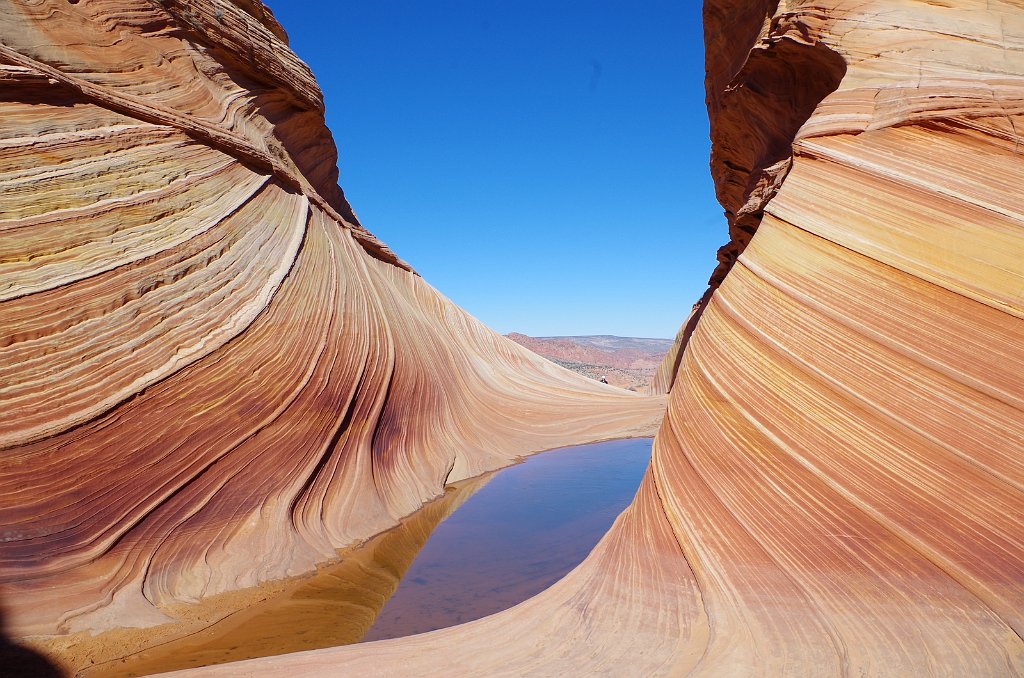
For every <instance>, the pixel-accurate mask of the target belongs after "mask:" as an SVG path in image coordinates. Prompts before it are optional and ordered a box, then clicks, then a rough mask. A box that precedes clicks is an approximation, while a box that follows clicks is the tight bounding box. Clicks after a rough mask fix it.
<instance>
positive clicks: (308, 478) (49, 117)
mask: <svg viewBox="0 0 1024 678" xmlns="http://www.w3.org/2000/svg"><path fill="white" fill-rule="evenodd" d="M0 35H2V40H3V43H2V45H0V83H2V85H0V411H2V412H3V413H4V415H5V416H4V417H2V418H0V487H2V492H0V526H2V527H0V530H2V534H0V582H2V585H3V589H2V598H3V600H2V601H0V604H2V605H3V606H4V607H5V608H7V612H8V622H9V624H10V625H11V626H12V630H13V632H15V633H18V634H53V633H63V632H74V631H98V630H103V629H107V628H113V627H121V626H146V625H152V624H157V623H161V622H163V621H166V620H167V617H166V616H165V615H164V614H163V613H162V612H161V611H160V608H162V607H166V606H168V605H171V604H173V603H179V602H182V601H194V600H197V599H199V598H202V597H204V596H208V595H211V594H214V593H219V592H223V591H228V590H232V589H237V588H243V587H247V586H252V585H255V584H258V583H260V582H264V581H268V580H272V579H276V578H281V577H285V576H289V575H295V574H300V573H303V572H308V571H310V570H311V569H312V567H313V565H314V564H315V563H317V562H319V561H322V560H324V559H326V558H329V557H331V556H333V555H334V553H335V549H336V548H338V547H341V546H344V545H346V544H350V543H352V542H355V541H358V540H360V539H364V538H366V537H368V536H370V535H372V534H374V533H377V532H380V531H381V530H383V529H386V528H388V527H390V526H391V525H394V524H395V522H396V521H397V519H398V518H400V517H402V516H405V515H407V514H409V513H411V512H412V511H414V510H415V509H417V508H418V507H419V506H420V505H421V504H423V503H424V502H425V501H427V500H429V499H431V498H433V497H436V496H438V495H439V494H440V493H441V492H442V488H443V486H444V485H445V483H447V482H452V481H455V480H458V479H461V478H467V477H470V476H474V475H477V474H479V473H482V472H483V471H486V470H489V469H493V468H496V467H499V466H502V465H505V464H507V463H509V462H510V461H511V460H513V459H515V458H516V457H517V456H518V455H521V454H525V453H527V452H530V451H536V450H540V449H547V448H551V447H556V446H559V445H563V444H566V443H573V442H584V441H589V440H594V439H599V438H605V437H611V436H621V435H629V434H635V433H640V432H643V431H645V430H653V426H654V425H655V423H656V421H657V418H658V417H659V416H660V414H661V411H662V409H663V407H664V402H663V401H659V400H657V399H650V398H641V397H637V396H634V395H633V394H629V393H625V392H622V391H618V390H616V389H612V388H610V387H605V386H603V385H600V384H595V383H593V382H591V381H589V380H586V379H584V378H582V377H578V376H576V375H573V374H571V373H569V372H567V371H565V370H562V369H560V368H557V367H556V366H554V365H551V364H550V363H547V362H546V361H544V360H542V359H540V358H538V357H536V356H534V355H532V354H530V353H529V352H528V351H525V350H524V349H521V348H520V347H518V346H516V345H514V344H512V343H511V342H509V341H507V340H505V339H504V338H502V337H499V336H497V335H495V334H494V333H492V332H491V331H490V330H488V329H486V328H484V327H483V326H482V325H480V324H479V323H478V322H477V321H475V320H474V319H472V318H471V317H469V316H468V315H466V314H465V313H464V312H463V311H461V310H460V309H458V308H456V307H455V306H454V305H452V304H451V303H450V302H449V301H447V300H446V299H444V298H443V297H442V296H440V295H439V294H438V293H437V292H436V291H434V290H433V289H432V288H430V287H429V286H428V285H427V284H426V283H424V282H423V281H422V280H421V279H420V278H419V277H418V276H416V275H415V274H414V273H413V272H411V271H410V270H409V269H408V267H407V266H405V265H404V264H403V263H402V262H401V261H399V260H398V259H397V258H396V257H395V256H394V255H393V254H391V253H390V251H389V250H388V249H387V248H386V247H385V246H383V245H382V244H381V243H379V242H378V241H377V240H376V239H375V238H373V236H371V235H370V234H369V233H367V232H366V231H365V230H364V229H362V227H361V226H359V224H358V222H357V221H356V219H355V216H354V215H353V214H352V211H351V209H350V208H349V206H348V204H347V203H346V202H345V199H344V197H343V195H342V193H341V191H340V189H339V188H338V187H337V183H336V178H337V176H336V175H337V170H336V169H335V161H336V152H335V150H334V145H333V143H332V142H331V138H330V134H329V133H328V132H327V130H326V128H325V127H324V125H323V108H322V101H321V95H320V91H319V89H318V88H317V85H316V83H315V81H314V79H313V77H312V74H311V73H310V72H309V70H308V68H306V66H305V65H304V64H302V63H301V62H300V61H299V60H298V59H297V58H296V57H295V55H294V54H293V53H292V52H291V51H290V50H289V49H288V47H287V45H286V43H285V42H284V33H283V31H282V30H281V28H280V26H278V25H277V23H276V22H275V21H274V20H273V17H272V16H271V15H270V13H269V12H268V11H267V10H265V9H264V8H263V7H262V5H260V4H259V3H253V2H248V1H242V0H238V1H237V2H228V1H226V0H213V1H204V2H187V1H185V0H180V1H179V0H168V1H167V2H148V1H144V0H132V1H129V0H82V1H80V2H67V1H66V0H32V1H29V0H24V1H15V0H3V1H0Z"/></svg>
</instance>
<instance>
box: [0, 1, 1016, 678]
mask: <svg viewBox="0 0 1024 678" xmlns="http://www.w3.org/2000/svg"><path fill="white" fill-rule="evenodd" d="M704 12H705V27H706V38H707V39H706V47H707V59H708V72H707V92H708V105H709V112H710V116H711V125H712V141H713V156H712V162H711V170H712V174H713V176H714V178H715V182H716V186H717V188H718V196H719V199H720V200H721V202H722V204H723V206H724V207H725V210H726V216H727V217H728V220H729V227H730V237H731V240H730V243H729V244H728V245H727V246H726V247H724V248H723V249H722V250H721V251H720V254H719V262H720V265H719V268H718V269H717V270H716V271H715V273H714V275H713V277H712V280H711V289H710V290H709V293H708V294H707V295H705V297H704V299H703V300H702V303H700V304H699V305H698V306H697V308H696V309H695V310H694V313H693V314H692V315H691V317H690V319H689V320H688V321H687V323H686V325H685V326H684V328H683V329H682V330H681V331H680V334H679V342H678V346H677V349H676V350H675V351H673V353H670V355H669V358H668V361H670V362H669V363H668V364H667V366H666V367H665V369H663V370H662V373H661V374H659V377H658V385H659V389H661V390H667V389H669V388H671V393H670V394H669V397H668V410H667V415H666V416H665V417H664V420H663V421H662V422H661V427H660V430H659V432H658V436H657V439H656V441H655V446H654V454H653V458H652V462H651V466H650V468H649V470H648V471H647V475H646V477H645V479H644V481H643V483H642V485H641V487H640V490H639V492H638V494H637V496H636V499H635V500H634V502H633V504H632V505H631V506H630V507H629V508H628V509H627V510H626V511H625V512H624V513H623V514H622V515H621V516H620V517H619V519H618V520H617V522H616V524H615V525H614V526H613V528H612V529H611V531H610V532H609V533H608V534H607V535H606V536H605V537H604V539H603V540H602V541H601V543H600V544H599V545H598V546H597V547H596V548H595V550H594V551H593V552H592V553H591V555H590V557H589V558H588V559H587V560H586V561H584V562H583V564H581V565H580V566H579V567H578V568H577V569H576V570H574V571H573V572H572V573H571V574H569V575H568V576H567V577H566V578H565V579H563V580H562V581H560V582H559V583H557V584H556V585H554V586H553V587H552V588H550V589H549V590H547V591H545V592H544V593H542V594H540V595H538V596H536V597H535V598H532V599H530V600H528V601H526V602H524V603H521V604H520V605H518V606H516V607H514V608H512V609H510V610H507V611H505V612H502V613H499V614H497V615H493V616H491V617H487V618H484V619H481V620H478V621H475V622H471V623H469V624H465V625H462V626H457V627H453V628H449V629H443V630H440V631H435V632H431V633H428V634H423V635H419V636H413V637H410V638H401V639H395V640H387V641H380V642H375V643H367V644H364V645H358V646H348V647H341V648H333V649H328V650H318V651H313V652H303V653H297V654H291V655H284V656H280V657H271V658H267V659H262V660H254V661H251V662H243V663H236V664H226V665H223V666H221V667H214V668H210V669H200V670H198V673H200V674H203V675H223V676H237V675H281V676H289V677H290V676H294V675H325V676H326V675H339V673H345V674H349V673H351V674H352V675H357V674H358V673H367V674H380V673H387V674H390V675H395V674H402V675H452V674H466V675H589V674H594V673H598V674H600V673H607V674H612V675H626V674H628V675H681V674H686V673H691V672H692V673H698V674H704V675H719V674H726V675H756V674H770V675H777V674H792V675H807V674H814V675H921V674H927V673H932V674H936V675H973V676H980V675H993V676H995V675H1013V674H1021V673H1024V641H1022V639H1021V638H1022V635H1024V612H1022V611H1024V454H1022V451H1024V379H1022V378H1021V375H1022V374H1024V212H1022V210H1021V200H1020V187H1021V186H1022V185H1024V156H1022V154H1021V143H1020V142H1021V136H1020V133H1019V131H1020V130H1024V10H1022V8H1021V6H1020V5H1019V3H1015V2H1009V1H1001V0H987V1H985V2H982V1H981V0H948V1H944V2H938V1H932V2H926V1H924V0H885V1H882V0H857V1H856V2H854V1H852V0H849V1H847V0H825V1H818V2H810V1H808V2H803V1H800V0H789V1H779V0H756V1H751V0H706V2H705V10H704ZM0 27H2V37H3V45H2V48H0V64H3V65H2V66H0V83H2V85H0V149H2V150H0V163H2V166H0V401H2V405H3V412H4V413H5V415H6V416H4V417H3V418H2V420H0V445H3V449H2V451H0V483H2V487H3V490H4V491H3V492H2V493H0V524H2V526H3V527H2V529H3V531H4V532H3V541H2V545H0V576H2V578H3V582H4V589H3V601H2V602H3V604H4V605H5V606H6V608H7V610H8V618H9V622H10V625H11V627H12V628H11V631H12V632H13V633H15V634H16V635H29V634H37V635H38V634H42V635H47V634H73V633H75V632H80V631H99V630H103V629H107V628H112V627H115V626H119V625H126V624H132V625H138V626H146V625H155V624H159V623H161V622H164V621H167V616H166V614H165V611H166V610H167V609H169V608H170V606H171V605H173V604H178V603H181V602H183V601H191V600H197V599H199V598H201V597H204V596H209V595H211V594H214V593H219V592H224V591H229V590H232V589H237V588H242V587H246V586H251V585H254V584H257V583H260V582H264V581H270V580H274V579H277V578H281V577H284V576H288V575H294V574H299V573H303V572H308V571H310V570H311V569H312V568H313V566H314V564H316V563H317V562H320V561H322V560H324V559H326V558H329V557H331V555H332V554H333V553H334V550H335V549H336V548H338V547H341V546H344V545H346V544H350V543H353V542H356V541H358V540H361V539H364V538H366V537H367V536H369V535H371V534H373V533H376V532H379V531H381V530H382V529H384V528H386V527H388V526H389V525H392V524H394V523H395V521H396V520H397V519H398V518H400V517H401V516H404V515H407V514H409V513H411V512H412V511H414V510H415V509H416V508H417V507H418V506H420V505H421V504H422V503H423V502H425V501H427V500H429V499H431V498H432V497H435V496H438V495H439V494H440V493H441V491H442V487H443V485H444V484H445V483H446V482H451V481H454V480H457V479H461V478H467V477H471V476H474V475H476V474H479V473H481V472H483V471H485V470H488V469H492V468H496V467H498V466H501V465H503V464H506V463H508V462H509V460H511V459H513V458H515V457H516V456H517V455H521V454H524V453H526V452H529V451H534V450H539V449H544V448H550V447H555V446H557V445H561V444H567V443H571V442H581V441H584V440H592V439H598V438H602V437H611V436H623V435H630V434H636V433H638V432H641V431H642V430H643V429H644V428H645V427H649V426H650V424H651V421H652V420H655V419H657V418H658V417H660V415H661V414H662V411H663V407H664V402H665V401H664V399H659V398H644V397H637V396H633V395H631V394H623V393H622V392H618V391H616V390H615V389H611V388H607V387H603V386H601V385H600V384H596V383H594V382H590V381H588V380H586V379H584V378H581V377H576V376H575V375H572V374H570V373H568V372H565V371H563V370H561V369H559V368H557V367H555V366H553V365H550V364H548V363H545V362H544V361H543V360H541V359H539V358H534V357H533V356H531V355H529V354H528V353H527V352H526V351H524V350H522V349H520V348H518V347H516V346H514V345H512V344H511V343H510V342H508V341H506V340H504V339H502V338H501V337H498V336H496V335H495V334H493V333H492V332H490V331H489V330H487V329H486V328H484V327H482V326H481V325H480V324H479V323H477V322H476V321H475V320H473V319H472V318H470V317H468V316H467V315H466V314H465V313H464V312H462V311H461V310H459V309H458V308H456V307H454V306H453V305H452V304H451V303H450V302H448V301H447V300H445V299H444V298H443V297H441V296H440V295H438V294H437V293H436V292H435V291H434V290H432V289H431V288H430V287H429V286H427V285H426V284H425V283H424V282H423V281H422V280H421V279H420V278H418V277H417V276H416V275H415V274H414V273H413V272H411V271H409V270H408V267H406V266H405V265H403V264H402V262H400V261H399V260H398V259H396V258H395V257H394V255H393V254H391V252H390V251H389V250H388V249H387V248H386V247H384V246H383V245H382V244H380V243H379V242H378V241H377V240H376V239H375V238H373V236H371V235H370V234H369V233H368V232H366V231H365V230H364V229H362V227H361V226H360V225H359V224H358V222H357V221H356V218H355V216H354V215H353V214H352V211H351V209H349V207H348V204H347V203H346V202H345V200H344V197H343V195H342V194H341V191H340V189H338V188H337V186H336V172H335V170H334V164H335V159H336V158H335V151H334V146H333V144H332V143H331V140H330V136H329V133H328V132H327V130H326V129H325V128H324V126H323V114H322V104H321V102H320V94H319V90H318V89H317V87H316V84H315V81H314V80H313V78H312V76H311V74H310V73H309V71H308V69H306V68H305V66H303V65H302V64H301V62H299V61H298V59H296V58H295V56H294V55H293V54H292V53H291V52H290V51H289V50H288V48H287V46H286V43H285V42H284V32H283V31H282V30H281V28H280V26H278V25H277V24H276V22H275V21H274V20H273V18H272V17H271V16H270V14H269V12H267V11H266V10H265V9H263V8H262V6H260V5H259V4H258V3H256V2H251V1H243V0H237V1H236V2H227V0H213V1H207V2H189V1H186V0H166V1H164V2H156V1H153V2H149V1H145V0H82V1H81V2H77V3H69V2H67V0H33V1H29V0H24V1H22V2H15V1H14V0H3V1H2V2H0ZM689 301H692V300H681V301H680V305H681V308H682V307H684V306H685V305H686V304H687V303H689Z"/></svg>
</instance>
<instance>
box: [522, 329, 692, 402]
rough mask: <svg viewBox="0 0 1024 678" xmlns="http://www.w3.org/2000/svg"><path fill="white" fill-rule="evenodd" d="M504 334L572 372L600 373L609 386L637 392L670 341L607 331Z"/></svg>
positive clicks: (646, 386) (592, 375) (645, 388)
mask: <svg viewBox="0 0 1024 678" xmlns="http://www.w3.org/2000/svg"><path fill="white" fill-rule="evenodd" d="M505 336H506V337H508V338H509V339H511V340H512V341H514V342H516V343H517V344H519V345H520V346H525V347H526V348H528V349H530V350H531V351H533V352H534V353H536V354H537V355H540V356H543V357H545V358H547V359H548V360H550V361H551V362H553V363H556V364H558V365H561V366H562V367H565V368H566V369H569V370H572V371H573V372H576V373H578V374H582V375H584V376H586V377H589V378H591V379H600V378H601V377H602V376H604V377H606V378H607V379H608V383H609V384H611V385H612V386H618V387H619V388H624V389H628V390H630V391H638V392H641V393H646V392H647V391H648V390H649V389H650V387H651V382H652V380H653V379H654V375H655V373H656V372H657V370H658V367H659V366H660V365H661V363H662V362H663V361H664V358H665V356H666V355H667V354H668V352H669V350H670V349H671V348H672V343H673V341H672V340H671V339H646V338H641V337H616V336H612V335H608V334H597V335H585V336H569V337H530V336H527V335H525V334H521V333H519V332H512V333H510V334H506V335H505Z"/></svg>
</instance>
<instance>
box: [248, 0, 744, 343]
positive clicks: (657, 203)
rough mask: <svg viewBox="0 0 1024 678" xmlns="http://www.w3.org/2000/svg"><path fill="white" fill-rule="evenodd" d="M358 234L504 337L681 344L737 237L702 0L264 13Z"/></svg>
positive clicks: (380, 1) (483, 0) (409, 5)
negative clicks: (312, 98) (680, 335)
mask: <svg viewBox="0 0 1024 678" xmlns="http://www.w3.org/2000/svg"><path fill="white" fill-rule="evenodd" d="M268 4H269V6H270V7H271V9H272V10H273V11H274V13H275V15H276V16H277V17H278V19H279V20H280V21H281V23H282V24H283V25H284V27H285V29H286V30H287V31H288V34H289V37H290V39H291V45H292V48H293V49H294V50H295V52H296V53H297V54H298V55H299V56H300V57H301V58H302V59H303V60H305V61H306V62H307V63H308V64H309V65H310V67H311V68H312V69H313V72H314V73H315V74H316V77H317V79H318V80H319V82H320V86H321V87H322V88H323V91H324V96H325V100H326V104H327V124H328V126H329V127H330V128H331V131H332V132H333V134H334V138H335V141H336V142H337V145H338V149H339V154H340V159H339V167H340V171H341V185H342V188H344V189H345V193H346V195H347V196H348V198H349V201H350V202H351V203H352V206H353V208H354V209H355V211H356V214H358V215H359V218H360V220H361V221H362V223H363V225H364V226H366V227H367V228H368V229H369V230H370V231H372V232H373V233H375V234H376V235H377V236H378V237H380V238H381V239H382V240H383V241H384V242H386V243H388V245H389V246H390V247H391V248H392V249H394V250H395V252H397V253H398V255H399V256H401V257H402V258H404V259H405V260H406V261H408V262H409V263H410V264H412V266H413V267H414V268H415V269H416V270H417V271H418V272H419V273H420V274H422V275H423V277H424V278H425V279H426V280H427V281H428V282H429V283H430V284H432V285H433V286H434V287H436V288H437V289H439V290H440V291H441V292H442V293H444V294H445V295H447V296H448V297H449V298H451V299H452V300H453V301H455V302H456V303H458V304H459V305H460V306H462V307H463V308H465V309H466V310H468V311H469V312H470V313H472V314H473V315H475V316H476V317H478V318H480V319H481V320H483V321H484V322H485V323H487V324H488V325H490V326H491V327H492V328H494V329H496V330H498V331H499V332H503V333H505V332H511V331H519V332H524V333H526V334H530V335H534V336H546V335H571V334H618V335H623V336H644V337H671V336H674V334H675V332H676V330H677V329H678V327H679V324H680V323H681V322H682V321H683V319H684V318H685V316H686V314H687V313H688V311H689V309H690V306H691V304H693V302H694V301H696V300H697V298H698V297H699V296H700V295H701V294H702V293H703V291H704V288H705V283H706V282H707V279H708V276H709V275H710V274H711V271H712V269H713V268H714V266H715V250H716V249H717V248H718V247H719V246H720V245H722V244H723V243H724V242H725V241H726V239H727V235H726V224H725V220H724V218H723V216H722V210H721V208H720V206H719V205H718V203H717V202H716V201H715V198H714V188H713V185H712V182H711V179H710V176H709V174H708V152H709V142H708V130H707V111H706V109H705V107H704V89H703V77H704V64H703V56H704V55H703V37H702V33H701V30H702V29H701V20H700V5H701V3H699V2H696V1H691V0H686V1H680V0H671V1H668V0H666V1H664V2H662V1H660V0H658V1H655V0H635V1H630V2H627V1H626V0H614V1H613V0H588V1H584V0H579V1H576V2H570V1H569V0H545V1H542V2H534V1H532V0H522V1H517V2H510V1H497V0H466V1H464V2H460V1H457V0H430V1H429V2H428V1H427V0H418V1H415V2H413V1H407V0H373V1H372V2H338V1H335V0H332V1H329V2H328V1H323V2H301V3H298V2H294V0H269V1H268Z"/></svg>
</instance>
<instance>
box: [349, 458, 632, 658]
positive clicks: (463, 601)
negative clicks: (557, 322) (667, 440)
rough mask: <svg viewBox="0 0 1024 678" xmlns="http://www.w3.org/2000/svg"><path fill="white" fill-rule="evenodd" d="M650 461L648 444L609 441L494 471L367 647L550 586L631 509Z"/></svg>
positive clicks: (412, 575) (500, 606) (417, 565)
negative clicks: (372, 642)
mask: <svg viewBox="0 0 1024 678" xmlns="http://www.w3.org/2000/svg"><path fill="white" fill-rule="evenodd" d="M650 456H651V440H650V439H645V438H639V439H630V440H614V441H609V442H603V443H594V444H590V445H580V446H578V447H569V448H563V449H560V450H554V451H551V452H546V453H544V454H540V455H537V456H534V457H530V458H528V459H527V460H526V461H525V462H524V463H522V464H518V465H516V466H512V467H510V468H507V469H505V470H503V471H501V472H499V473H498V474H496V475H495V476H494V477H493V478H492V479H491V481H490V482H489V483H487V485H486V486H485V487H483V488H482V489H481V490H480V491H478V492H477V493H476V494H474V495H473V496H472V497H470V498H469V499H468V500H466V502H465V503H464V504H463V505H462V506H461V507H460V508H459V509H458V510H456V511H455V512H454V513H453V514H452V515H451V516H449V517H448V518H447V519H446V520H445V521H444V522H443V523H441V524H440V525H438V526H437V528H436V529H435V530H434V532H433V534H431V535H430V539H429V540H427V542H426V544H425V545H424V546H423V548H422V549H421V550H420V552H419V555H417V556H416V559H415V560H414V561H413V563H412V565H411V566H410V567H409V569H408V570H407V571H406V573H405V576H404V577H403V578H402V581H401V583H400V584H399V585H398V589H397V590H396V591H395V593H394V595H392V596H391V598H390V599H389V600H388V602H387V603H386V604H385V605H384V608H383V609H382V610H381V611H380V614H379V615H378V616H377V619H376V621H375V622H374V624H373V626H372V627H371V628H370V630H369V631H368V632H367V634H366V635H365V636H364V638H363V640H380V639H383V638H397V637H400V636H408V635H412V634H414V633H423V632H425V631H431V630H434V629H439V628H444V627H446V626H453V625H455V624H461V623H463V622H467V621H471V620H473V619H479V618H480V617H484V616H486V615H489V614H493V613H495V612H499V611H501V610H504V609H507V608H509V607H512V606H513V605H516V604H517V603H520V602H522V601H524V600H526V599H527V598H529V597H531V596H534V595H536V594H537V593H540V592H541V591H543V590H544V589H546V588H548V587H549V586H551V584H553V583H554V582H556V581H558V580H559V579H561V578H562V577H563V576H565V575H566V574H567V573H568V572H569V571H570V570H571V569H573V568H574V567H576V566H577V565H578V564H579V563H580V562H582V561H583V559H584V558H586V557H587V554H588V553H590V551H591V549H593V547H594V545H595V544H597V542H598V540H599V539H600V538H601V537H602V536H603V535H604V534H605V533H606V532H607V531H608V528H609V527H611V524H612V522H613V521H614V520H615V518H616V516H618V515H619V513H621V512H622V510H623V509H625V508H626V506H627V505H629V502H630V501H632V499H633V495H635V494H636V490H637V487H639V485H640V480H641V478H643V474H644V470H645V469H646V468H647V462H648V461H649V460H650Z"/></svg>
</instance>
